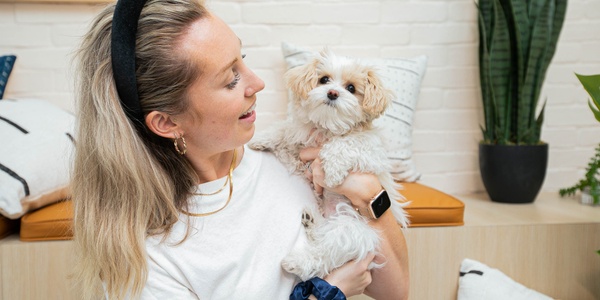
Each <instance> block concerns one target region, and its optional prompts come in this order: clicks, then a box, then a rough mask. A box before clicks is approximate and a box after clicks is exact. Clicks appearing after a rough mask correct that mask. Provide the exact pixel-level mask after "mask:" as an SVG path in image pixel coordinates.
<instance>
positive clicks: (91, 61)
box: [72, 0, 208, 299]
mask: <svg viewBox="0 0 600 300" xmlns="http://www.w3.org/2000/svg"><path fill="white" fill-rule="evenodd" d="M114 8H115V5H114V4H112V5H109V6H108V7H106V8H105V9H104V10H103V11H102V12H101V13H100V14H99V15H98V16H97V17H96V19H95V20H94V22H93V23H92V26H91V28H90V30H89V32H88V33H87V34H86V35H85V36H84V38H83V41H82V44H81V46H80V48H79V50H78V52H77V55H76V62H77V97H76V98H77V99H76V102H77V110H78V111H77V113H78V121H77V138H76V140H77V149H76V152H75V160H74V166H73V176H72V193H73V199H74V205H75V216H74V234H75V238H74V239H75V247H76V248H75V250H76V253H77V264H76V267H75V273H74V278H75V279H77V280H78V281H79V288H80V290H81V291H80V292H81V296H82V298H83V299H97V298H101V297H103V296H104V293H106V295H107V296H108V298H109V299H124V298H126V297H131V298H138V297H139V295H140V293H141V291H142V289H143V287H144V284H145V282H146V278H147V266H146V261H147V258H146V250H145V239H146V237H147V236H148V235H151V234H161V233H165V234H168V233H169V232H170V230H171V228H172V226H173V224H174V223H175V222H176V221H177V219H178V211H179V210H181V209H183V208H186V207H187V201H186V199H187V198H188V196H189V193H190V190H191V188H192V186H194V185H195V182H196V175H195V173H194V171H193V169H192V168H191V166H190V164H189V163H188V162H187V160H186V159H185V158H183V157H182V156H180V155H179V154H177V153H176V151H175V149H174V147H173V143H172V141H170V140H169V139H164V138H161V137H158V136H157V135H154V134H152V133H151V132H150V131H149V130H148V129H146V130H145V131H144V130H142V131H140V132H138V131H136V128H135V127H134V125H133V123H131V122H130V121H129V119H128V118H127V116H126V115H125V113H124V111H123V109H122V108H121V105H120V103H119V98H118V96H117V92H116V88H115V84H114V79H113V74H112V68H111V56H110V39H111V26H112V17H113V12H114ZM207 15H208V12H207V11H206V9H205V8H204V6H203V4H202V3H201V2H198V1H195V0H149V1H148V2H147V3H146V4H145V6H144V9H143V10H142V14H141V17H140V20H139V23H138V32H137V38H136V76H137V81H138V94H139V99H140V104H141V107H142V110H143V112H144V114H147V113H149V112H151V111H155V110H156V111H162V112H165V113H168V114H178V113H181V112H183V111H184V110H185V109H186V107H187V103H188V101H187V98H186V93H187V88H188V86H189V85H190V84H191V82H192V81H193V80H194V79H195V78H196V77H197V76H198V74H199V73H200V71H201V70H197V68H194V67H192V66H193V64H191V63H190V62H189V60H188V59H187V58H185V57H183V55H181V54H180V53H178V51H177V46H178V45H179V44H180V43H181V39H182V36H183V35H184V34H185V33H186V31H187V30H188V29H189V27H190V25H191V24H192V23H193V22H194V21H196V20H199V19H201V18H204V17H206V16H207Z"/></svg>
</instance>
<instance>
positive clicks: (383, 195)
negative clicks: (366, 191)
mask: <svg viewBox="0 0 600 300" xmlns="http://www.w3.org/2000/svg"><path fill="white" fill-rule="evenodd" d="M391 204H392V203H391V201H390V197H389V196H388V193H387V191H386V190H385V189H381V191H380V192H379V193H377V195H375V197H373V198H372V199H371V201H370V202H369V205H368V206H367V207H364V208H358V209H357V210H358V213H359V214H360V215H361V216H363V217H365V218H367V219H369V220H375V219H379V217H381V215H383V213H384V212H385V211H386V210H388V208H390V206H391Z"/></svg>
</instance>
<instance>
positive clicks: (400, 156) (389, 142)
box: [281, 43, 427, 182]
mask: <svg viewBox="0 0 600 300" xmlns="http://www.w3.org/2000/svg"><path fill="white" fill-rule="evenodd" d="M281 49H282V52H283V56H284V59H285V62H286V65H287V68H288V69H290V68H293V67H296V66H299V65H302V64H304V63H306V62H308V61H309V60H310V59H311V58H312V57H314V55H315V53H316V52H313V51H310V50H309V49H307V48H303V47H299V46H295V45H292V44H290V43H282V45H281ZM361 61H363V62H365V63H367V64H370V65H373V66H375V67H377V68H378V73H379V75H380V76H381V79H382V81H383V83H384V85H385V86H386V87H387V88H388V89H390V90H392V91H393V92H394V94H395V96H396V98H395V99H394V100H393V103H392V105H390V107H389V108H388V109H387V110H386V112H385V114H384V115H383V116H382V117H380V118H379V119H377V120H375V125H377V126H379V127H381V128H383V134H384V137H385V142H386V145H385V146H386V150H387V152H388V153H387V154H388V158H390V160H391V162H392V175H393V176H394V178H395V179H396V180H399V181H405V182H414V181H417V180H418V179H419V177H420V176H421V174H420V173H419V172H418V171H417V169H416V167H415V164H414V161H413V160H412V128H413V120H414V112H415V108H416V105H417V100H418V98H419V91H420V89H421V81H422V79H423V75H424V74H425V69H426V68H427V57H426V56H418V57H415V58H362V59H361Z"/></svg>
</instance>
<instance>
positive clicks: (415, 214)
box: [400, 182, 465, 227]
mask: <svg viewBox="0 0 600 300" xmlns="http://www.w3.org/2000/svg"><path fill="white" fill-rule="evenodd" d="M402 186H403V189H402V190H400V193H401V194H402V195H403V196H404V198H406V200H407V201H410V205H409V206H408V207H406V208H405V209H406V211H407V212H408V214H409V216H410V222H411V224H410V227H429V226H460V225H464V221H463V217H464V213H465V204H464V203H463V202H462V201H460V200H458V199H457V198H455V197H453V196H450V195H448V194H446V193H444V192H441V191H439V190H436V189H434V188H432V187H428V186H426V185H423V184H419V183H412V182H403V183H402Z"/></svg>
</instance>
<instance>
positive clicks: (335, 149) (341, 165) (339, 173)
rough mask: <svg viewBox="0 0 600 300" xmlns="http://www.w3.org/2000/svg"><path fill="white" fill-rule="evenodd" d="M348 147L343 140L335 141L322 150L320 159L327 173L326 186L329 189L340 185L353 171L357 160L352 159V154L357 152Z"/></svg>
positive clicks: (324, 146) (325, 145)
mask: <svg viewBox="0 0 600 300" xmlns="http://www.w3.org/2000/svg"><path fill="white" fill-rule="evenodd" d="M348 147H349V145H347V144H346V143H343V140H341V139H334V140H332V141H330V142H328V143H326V144H324V145H323V148H321V151H320V152H319V157H320V158H321V162H322V163H321V165H322V167H323V171H324V172H325V179H324V181H325V185H327V186H328V187H336V186H338V185H340V184H341V183H342V182H344V179H346V177H347V176H348V173H349V172H350V170H352V169H353V167H354V164H355V159H354V158H353V157H352V156H353V155H352V152H354V151H355V150H353V149H351V148H348Z"/></svg>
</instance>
